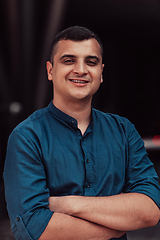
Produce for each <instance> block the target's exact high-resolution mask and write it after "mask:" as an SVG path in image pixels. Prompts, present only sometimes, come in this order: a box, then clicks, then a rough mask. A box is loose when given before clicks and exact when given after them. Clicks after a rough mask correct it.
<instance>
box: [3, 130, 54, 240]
mask: <svg viewBox="0 0 160 240" xmlns="http://www.w3.org/2000/svg"><path fill="white" fill-rule="evenodd" d="M3 177H4V184H5V197H6V202H7V210H8V214H9V217H10V221H11V228H12V232H13V234H14V236H15V238H16V239H20V240H22V239H24V240H30V239H36V240H37V239H38V238H39V237H40V236H41V234H42V233H43V231H44V230H45V228H46V226H47V224H48V222H49V220H50V218H51V217H52V214H53V212H52V211H50V210H49V208H48V204H49V202H48V199H49V196H50V195H49V189H48V188H47V181H46V174H45V169H44V165H43V163H42V153H41V149H40V144H39V143H38V138H37V139H36V136H34V138H32V139H31V138H30V137H29V136H27V134H22V133H21V132H19V131H16V130H14V131H13V132H12V134H11V136H10V138H9V141H8V147H7V154H6V161H5V167H4V174H3Z"/></svg>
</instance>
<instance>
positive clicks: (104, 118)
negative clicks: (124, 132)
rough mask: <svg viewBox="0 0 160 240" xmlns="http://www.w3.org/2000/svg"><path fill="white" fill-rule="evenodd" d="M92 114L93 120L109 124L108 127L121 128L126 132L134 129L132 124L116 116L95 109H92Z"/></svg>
mask: <svg viewBox="0 0 160 240" xmlns="http://www.w3.org/2000/svg"><path fill="white" fill-rule="evenodd" d="M93 114H94V116H95V119H96V120H97V121H98V122H101V123H103V124H109V125H110V126H115V127H118V126H121V127H122V128H125V129H128V130H129V129H133V128H134V124H132V123H131V122H130V121H129V120H128V119H127V118H125V117H122V116H119V115H117V114H113V113H104V112H102V111H99V110H97V109H93Z"/></svg>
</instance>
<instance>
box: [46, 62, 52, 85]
mask: <svg viewBox="0 0 160 240" xmlns="http://www.w3.org/2000/svg"><path fill="white" fill-rule="evenodd" d="M52 68H53V66H52V63H51V62H50V61H47V62H46V69H47V75H48V80H49V81H52V80H53V79H52Z"/></svg>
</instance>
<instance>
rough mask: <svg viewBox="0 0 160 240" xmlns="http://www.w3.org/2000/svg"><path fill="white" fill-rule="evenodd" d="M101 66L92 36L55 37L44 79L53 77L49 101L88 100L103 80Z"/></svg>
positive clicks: (100, 59)
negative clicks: (54, 47)
mask: <svg viewBox="0 0 160 240" xmlns="http://www.w3.org/2000/svg"><path fill="white" fill-rule="evenodd" d="M103 67H104V66H103V64H102V57H101V54H100V46H99V44H98V42H97V41H96V40H95V39H94V38H93V39H89V40H84V41H71V40H61V41H59V42H58V43H57V46H56V51H55V55H54V59H53V66H52V64H51V63H50V62H47V73H48V79H49V80H50V81H53V91H54V99H53V102H54V103H55V102H56V103H60V104H63V103H66V102H68V101H81V100H84V99H85V100H88V101H91V99H92V96H93V94H94V93H95V92H96V91H97V90H98V88H99V86H100V83H102V81H103V80H102V71H103Z"/></svg>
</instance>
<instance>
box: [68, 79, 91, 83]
mask: <svg viewBox="0 0 160 240" xmlns="http://www.w3.org/2000/svg"><path fill="white" fill-rule="evenodd" d="M69 80H70V81H71V82H74V83H80V84H84V83H88V82H89V81H87V80H78V79H69Z"/></svg>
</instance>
